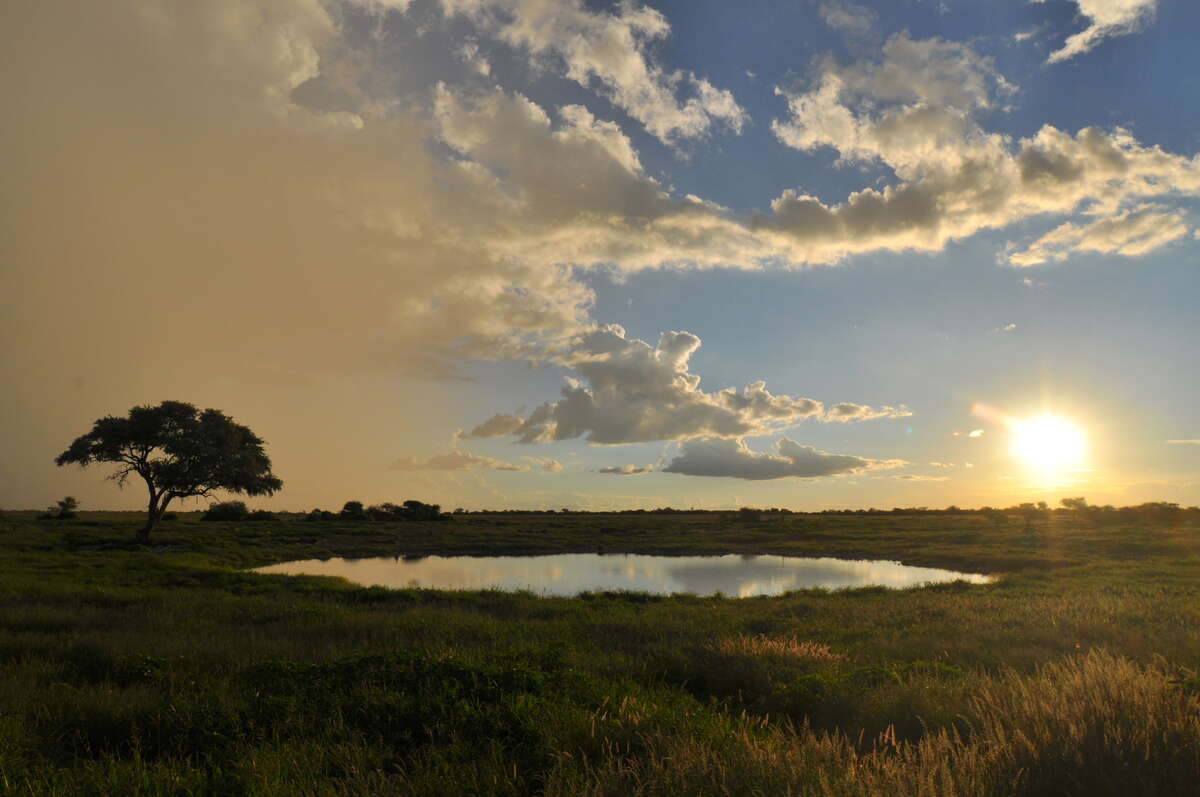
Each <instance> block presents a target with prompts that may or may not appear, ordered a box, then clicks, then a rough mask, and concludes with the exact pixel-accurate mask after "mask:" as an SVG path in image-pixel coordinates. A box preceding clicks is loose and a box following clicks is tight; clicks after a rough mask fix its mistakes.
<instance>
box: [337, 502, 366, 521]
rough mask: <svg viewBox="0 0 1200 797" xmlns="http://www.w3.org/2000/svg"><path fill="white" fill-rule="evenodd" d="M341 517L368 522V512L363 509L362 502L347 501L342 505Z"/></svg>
mask: <svg viewBox="0 0 1200 797" xmlns="http://www.w3.org/2000/svg"><path fill="white" fill-rule="evenodd" d="M341 515H342V517H344V518H352V519H354V520H366V519H367V510H366V509H364V508H363V502H362V501H347V502H346V503H344V504H342V511H341Z"/></svg>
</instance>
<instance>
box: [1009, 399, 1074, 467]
mask: <svg viewBox="0 0 1200 797" xmlns="http://www.w3.org/2000/svg"><path fill="white" fill-rule="evenodd" d="M1010 425H1011V428H1012V434H1013V440H1012V452H1013V454H1014V455H1015V456H1016V457H1017V458H1018V459H1020V460H1021V461H1022V462H1024V463H1025V464H1026V465H1027V466H1028V467H1030V468H1034V469H1036V470H1041V471H1056V470H1062V469H1065V468H1069V467H1072V466H1076V465H1082V464H1083V460H1084V455H1085V454H1086V452H1087V441H1086V438H1085V436H1084V434H1083V430H1082V429H1080V428H1079V426H1078V425H1076V424H1075V423H1074V422H1073V421H1070V420H1068V419H1066V418H1063V417H1061V416H1059V415H1051V414H1049V413H1046V414H1043V415H1039V416H1037V417H1036V418H1025V419H1013V420H1012V421H1010Z"/></svg>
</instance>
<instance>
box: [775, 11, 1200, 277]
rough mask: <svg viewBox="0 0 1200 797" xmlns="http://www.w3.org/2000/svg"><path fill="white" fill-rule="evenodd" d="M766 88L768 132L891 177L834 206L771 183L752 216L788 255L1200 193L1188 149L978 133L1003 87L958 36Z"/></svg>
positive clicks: (1197, 165)
mask: <svg viewBox="0 0 1200 797" xmlns="http://www.w3.org/2000/svg"><path fill="white" fill-rule="evenodd" d="M776 91H777V93H779V94H780V95H781V96H783V97H784V98H785V99H786V101H787V104H788V111H789V116H788V117H787V118H785V119H777V120H775V121H774V122H773V124H772V130H773V131H774V132H775V135H776V136H777V137H778V138H779V140H780V141H782V142H783V143H785V144H787V145H789V146H792V147H795V148H797V149H801V150H805V151H815V150H818V149H822V148H828V149H832V150H835V151H836V152H837V153H838V155H839V158H840V159H841V160H842V161H845V162H851V163H864V164H874V165H878V166H885V167H887V168H889V169H890V170H891V171H892V173H893V174H894V175H895V178H896V182H895V183H894V184H892V185H887V186H885V187H884V188H882V189H877V188H866V189H863V190H861V191H858V192H855V193H852V194H851V195H850V196H849V197H848V199H847V200H846V201H845V202H844V203H842V204H839V205H829V204H826V203H824V202H822V201H821V200H819V199H817V198H816V197H813V196H810V195H808V194H806V193H804V192H803V191H799V190H793V189H789V190H786V191H784V192H783V193H782V194H781V195H780V196H779V197H778V198H777V199H776V200H775V201H774V202H773V203H772V205H771V208H772V211H773V213H772V214H769V215H759V216H757V217H756V218H755V220H754V222H753V226H754V228H755V229H756V230H758V231H759V232H761V233H762V234H763V235H764V236H766V237H768V238H770V239H771V240H773V241H775V242H776V243H777V245H778V246H780V247H784V248H787V249H788V250H789V251H790V253H791V256H792V257H793V259H796V260H805V261H808V262H833V261H836V260H838V259H840V258H842V257H845V256H846V255H848V254H853V253H856V252H865V251H873V250H880V249H890V250H903V249H916V250H926V251H937V250H940V249H941V248H943V247H944V246H945V244H946V243H947V242H948V241H951V240H955V239H959V238H964V237H966V236H969V235H972V234H974V233H976V232H978V231H979V230H982V229H988V228H1001V227H1005V226H1007V225H1009V224H1012V223H1014V222H1017V221H1020V220H1023V219H1027V218H1030V217H1032V216H1036V215H1039V214H1060V215H1062V214H1072V213H1076V212H1078V211H1079V209H1080V208H1082V207H1086V208H1087V211H1088V213H1089V214H1090V215H1091V216H1092V217H1093V218H1094V219H1097V220H1103V219H1111V220H1113V221H1114V223H1116V224H1118V226H1119V217H1120V215H1121V214H1122V213H1125V212H1127V211H1129V210H1130V208H1131V207H1137V206H1141V205H1144V204H1146V201H1147V200H1150V199H1158V200H1159V201H1165V200H1166V199H1168V198H1172V197H1177V196H1180V195H1190V196H1196V195H1200V158H1190V159H1189V158H1185V157H1182V156H1178V155H1171V154H1169V153H1166V152H1164V151H1163V150H1161V149H1159V148H1158V147H1147V146H1144V145H1142V144H1141V143H1139V142H1138V141H1137V140H1136V139H1135V138H1134V137H1133V136H1132V135H1131V134H1130V133H1129V132H1128V131H1126V130H1123V129H1120V128H1118V129H1115V130H1109V131H1105V130H1100V129H1098V128H1094V127H1089V128H1084V129H1083V130H1080V131H1079V132H1078V133H1077V134H1075V135H1071V134H1070V133H1067V132H1064V131H1061V130H1058V129H1057V128H1055V127H1052V126H1049V125H1047V126H1044V127H1043V128H1042V129H1041V130H1039V131H1038V132H1037V133H1036V134H1035V135H1033V136H1030V137H1028V138H1020V139H1015V140H1014V139H1011V138H1009V137H1007V136H1003V135H1000V134H996V133H991V132H988V131H986V130H985V129H983V127H982V126H981V125H980V123H979V116H980V114H981V112H983V111H986V110H989V109H995V108H997V107H1000V106H1002V105H1003V103H1004V102H1005V101H1007V99H1008V98H1009V97H1010V96H1011V95H1012V94H1013V93H1014V92H1015V91H1016V89H1015V87H1013V86H1012V85H1011V84H1009V83H1008V82H1007V81H1005V80H1004V79H1003V77H1002V76H1000V75H999V74H998V73H997V72H996V70H995V65H994V63H993V62H992V61H991V60H990V59H988V58H986V57H984V56H981V55H979V54H978V53H976V52H974V51H973V50H972V49H971V48H970V47H969V46H967V45H964V44H960V43H955V42H947V41H943V40H940V39H927V40H916V39H913V38H911V37H910V36H908V35H907V34H904V33H901V34H897V35H895V36H892V37H891V38H890V39H888V40H887V42H886V43H885V44H884V46H883V49H882V51H881V55H880V58H879V59H877V60H874V61H866V62H861V63H854V64H849V65H841V64H838V63H836V62H835V61H834V60H833V59H832V58H827V59H825V61H824V62H822V64H821V65H820V68H819V74H818V76H817V78H816V79H815V81H814V82H813V85H812V87H811V88H810V89H808V90H799V91H798V90H794V89H790V88H786V89H785V88H777V89H776ZM1157 240H1159V239H1158V238H1151V239H1150V241H1151V242H1155V241H1157Z"/></svg>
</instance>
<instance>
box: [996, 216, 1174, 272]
mask: <svg viewBox="0 0 1200 797" xmlns="http://www.w3.org/2000/svg"><path fill="white" fill-rule="evenodd" d="M1184 219H1185V214H1184V212H1183V211H1181V210H1168V209H1167V208H1165V207H1164V206H1162V205H1155V204H1148V205H1143V206H1141V207H1138V208H1135V209H1132V210H1128V211H1125V212H1124V213H1118V214H1116V215H1113V216H1109V217H1108V218H1103V219H1097V220H1096V221H1093V222H1091V223H1089V224H1084V225H1076V224H1072V223H1070V222H1067V223H1065V224H1062V225H1059V226H1058V227H1056V228H1054V229H1053V230H1051V231H1050V232H1048V233H1046V234H1045V235H1043V236H1042V237H1041V238H1039V239H1038V240H1036V241H1034V242H1033V243H1032V244H1030V245H1029V246H1028V247H1027V248H1026V249H1024V250H1018V251H1014V252H1011V253H1010V254H1009V256H1008V262H1010V263H1012V264H1013V265H1015V266H1037V265H1041V264H1043V263H1046V262H1047V261H1053V260H1063V259H1065V258H1066V257H1068V256H1069V255H1070V254H1071V253H1072V252H1077V251H1085V252H1098V253H1100V254H1117V255H1125V256H1126V257H1137V256H1140V255H1144V254H1147V253H1149V252H1153V251H1154V250H1155V249H1159V248H1160V247H1163V246H1166V245H1167V244H1169V243H1171V242H1172V241H1178V240H1179V239H1180V238H1183V237H1185V236H1186V235H1187V234H1188V225H1187V222H1186V221H1185V220H1184Z"/></svg>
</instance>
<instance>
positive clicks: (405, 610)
mask: <svg viewBox="0 0 1200 797" xmlns="http://www.w3.org/2000/svg"><path fill="white" fill-rule="evenodd" d="M139 522H140V518H139V517H138V516H136V515H123V514H117V513H113V514H104V513H95V514H91V513H83V515H82V516H81V517H80V518H79V519H76V520H69V521H46V520H38V519H36V517H35V515H34V514H33V513H14V512H9V513H7V514H6V515H5V517H4V518H3V519H0V577H2V580H0V668H2V669H0V672H2V675H0V793H5V794H8V793H12V794H25V793H34V794H62V795H79V794H98V795H99V794H104V795H108V794H114V795H116V794H120V795H134V794H181V795H183V794H280V795H283V794H286V795H305V794H330V795H334V794H336V795H375V794H419V795H450V794H514V795H516V794H547V795H564V796H565V795H640V794H644V795H657V794H664V795H666V794H686V795H724V794H728V795H774V794H838V795H841V794H845V795H859V794H862V795H867V794H872V795H874V794H902V795H907V794H914V795H917V794H929V795H934V794H937V795H943V794H944V795H953V794H961V795H981V794H982V795H986V794H995V795H1001V794H1038V795H1060V794H1088V795H1092V794H1112V795H1138V794H1144V795H1167V794H1189V795H1190V794H1195V792H1196V788H1197V786H1196V784H1197V783H1200V679H1198V678H1197V671H1198V670H1200V525H1198V524H1197V522H1196V521H1195V520H1194V519H1185V520H1182V521H1178V522H1176V523H1150V522H1147V523H1125V524H1119V525H1111V526H1106V527H1104V528H1094V527H1092V526H1091V525H1090V524H1088V523H1086V522H1084V520H1083V519H1080V518H1078V517H1076V516H1074V515H1071V514H1069V513H1060V514H1057V515H1054V516H1052V517H1050V518H1049V519H1046V520H1043V521H1040V522H1039V523H1038V524H1037V526H1036V528H1035V529H1034V530H1033V531H1032V532H1030V531H1028V530H1027V529H1025V528H1024V527H1023V523H1022V521H1021V520H1020V519H1019V518H1018V517H1017V516H1015V515H1014V516H1013V517H1011V518H1009V520H1008V522H1007V523H1002V522H1001V523H997V522H995V521H994V520H993V519H988V518H985V517H983V516H980V515H977V514H972V513H963V514H954V515H926V516H891V515H866V516H843V515H784V516H768V517H767V518H764V519H762V520H761V521H758V522H751V521H749V520H746V519H739V518H737V517H734V516H723V515H716V514H713V515H703V514H697V515H687V514H680V515H583V514H572V515H561V514H560V515H510V514H504V515H473V514H468V515H460V516H455V518H454V519H453V520H451V521H450V522H444V523H428V524H420V523H376V522H357V523H356V522H337V521H330V522H304V521H302V520H301V519H299V518H292V519H284V520H281V521H277V522H259V523H205V522H199V521H198V519H197V516H195V515H182V516H180V517H179V518H178V519H177V520H175V521H172V522H169V523H164V524H163V525H162V526H161V527H160V528H159V529H158V530H157V531H156V532H155V535H154V544H153V545H152V546H149V547H137V546H134V545H132V544H130V541H131V540H132V538H133V535H134V531H135V529H136V528H137V526H138V524H139ZM596 550H603V551H607V552H618V551H625V552H641V553H714V554H715V553H731V552H733V553H736V552H749V553H779V554H794V555H814V556H815V555H822V556H842V557H853V558H883V559H899V560H901V561H903V562H905V563H906V564H920V565H931V566H941V567H949V568H953V569H959V570H968V571H972V572H985V573H991V574H994V575H996V576H997V579H996V581H995V582H994V583H993V584H990V585H982V586H972V585H967V584H965V583H961V582H959V583H954V584H946V585H940V586H933V587H925V588H919V589H911V590H905V591H899V592H892V591H886V590H882V589H877V588H867V589H858V590H849V591H842V592H834V593H829V592H823V591H816V590H813V591H801V592H795V593H790V594H788V595H786V596H783V597H778V598H751V599H744V600H736V599H723V598H706V597H696V596H676V597H672V598H659V597H651V596H647V595H639V594H626V593H615V594H614V593H605V594H590V595H584V596H581V597H578V598H537V597H535V596H533V595H529V594H507V593H499V592H474V593H442V592H436V591H425V590H397V591H390V590H383V589H378V588H372V589H364V588H357V587H354V586H352V585H350V584H348V583H346V582H343V581H338V580H332V579H317V578H305V577H283V576H262V575H256V574H252V573H246V572H243V571H244V569H245V568H248V567H253V566H257V565H262V564H267V563H271V562H278V561H284V560H289V559H305V558H314V557H321V556H338V555H399V554H406V553H407V554H414V553H434V552H437V553H490V554H495V553H499V552H506V553H518V552H519V553H530V552H543V553H550V552H562V551H596Z"/></svg>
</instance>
